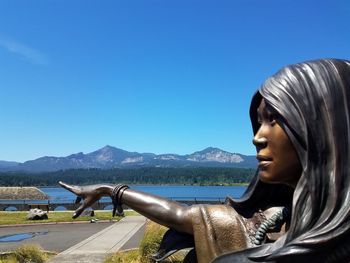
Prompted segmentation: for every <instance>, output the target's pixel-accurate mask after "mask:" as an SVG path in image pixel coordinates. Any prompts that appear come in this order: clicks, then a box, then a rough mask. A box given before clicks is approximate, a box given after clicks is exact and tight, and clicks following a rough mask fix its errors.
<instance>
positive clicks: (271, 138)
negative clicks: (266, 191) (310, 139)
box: [253, 99, 301, 187]
mask: <svg viewBox="0 0 350 263" xmlns="http://www.w3.org/2000/svg"><path fill="white" fill-rule="evenodd" d="M277 121H278V115H277V114H275V113H274V112H273V109H272V108H271V107H270V106H269V105H266V103H265V100H264V99H263V100H262V101H261V103H260V105H259V107H258V122H259V123H260V128H259V130H258V131H257V133H256V134H255V136H254V139H253V143H254V145H255V146H256V149H257V159H258V161H259V166H258V167H259V168H258V169H259V177H260V180H261V181H263V182H266V183H284V184H287V185H290V186H293V187H295V186H296V184H297V182H298V180H299V178H300V175H301V165H300V161H299V158H298V155H297V153H296V151H295V149H294V146H293V144H292V143H291V141H290V140H289V137H288V136H287V134H286V133H285V132H284V130H283V129H282V128H281V126H280V125H279V124H278V122H277Z"/></svg>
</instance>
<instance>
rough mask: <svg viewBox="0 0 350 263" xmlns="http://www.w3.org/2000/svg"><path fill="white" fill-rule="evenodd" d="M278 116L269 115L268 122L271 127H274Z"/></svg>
mask: <svg viewBox="0 0 350 263" xmlns="http://www.w3.org/2000/svg"><path fill="white" fill-rule="evenodd" d="M276 118H277V116H276V115H275V114H269V116H268V121H269V123H270V124H271V125H274V124H275V123H276Z"/></svg>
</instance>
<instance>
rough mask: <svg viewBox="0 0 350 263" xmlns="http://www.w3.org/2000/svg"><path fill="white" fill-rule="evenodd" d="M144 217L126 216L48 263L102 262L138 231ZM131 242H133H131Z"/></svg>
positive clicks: (144, 220) (143, 221) (143, 222)
mask: <svg viewBox="0 0 350 263" xmlns="http://www.w3.org/2000/svg"><path fill="white" fill-rule="evenodd" d="M145 222H146V219H145V217H143V216H127V217H124V218H123V219H122V220H120V221H119V222H117V223H114V224H113V225H111V226H109V227H107V228H105V229H103V230H102V231H100V232H98V233H96V234H94V235H92V236H91V237H89V238H87V239H85V240H83V241H81V242H80V243H78V244H76V245H74V246H72V247H71V248H69V249H67V250H65V251H63V252H61V253H60V254H58V255H57V256H56V257H54V258H53V259H52V260H51V261H50V263H100V262H101V263H102V262H103V261H104V259H105V257H106V256H107V255H108V254H110V253H114V252H117V251H118V250H120V249H121V248H122V247H123V246H124V245H125V244H126V243H127V242H128V241H129V243H130V239H131V238H132V237H133V236H134V235H135V234H137V233H139V232H140V231H139V230H140V229H141V228H142V226H143V225H144V224H145ZM131 243H133V242H131Z"/></svg>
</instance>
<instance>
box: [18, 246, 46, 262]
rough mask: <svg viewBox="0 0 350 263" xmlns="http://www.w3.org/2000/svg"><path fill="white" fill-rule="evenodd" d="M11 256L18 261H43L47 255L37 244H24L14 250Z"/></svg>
mask: <svg viewBox="0 0 350 263" xmlns="http://www.w3.org/2000/svg"><path fill="white" fill-rule="evenodd" d="M13 257H14V258H15V259H16V260H17V262H18V263H29V262H33V263H34V262H35V263H44V262H45V261H46V260H47V259H48V256H47V254H46V253H45V252H44V251H43V250H42V248H41V247H40V246H39V245H33V244H26V245H22V246H19V247H18V248H17V249H16V250H15V251H14V252H13Z"/></svg>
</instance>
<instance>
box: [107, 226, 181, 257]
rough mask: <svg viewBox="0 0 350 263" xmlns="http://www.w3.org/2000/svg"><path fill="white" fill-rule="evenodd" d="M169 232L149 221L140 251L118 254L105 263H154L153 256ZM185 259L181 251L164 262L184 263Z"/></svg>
mask: <svg viewBox="0 0 350 263" xmlns="http://www.w3.org/2000/svg"><path fill="white" fill-rule="evenodd" d="M167 230H168V229H167V228H166V227H164V226H161V225H159V224H157V223H154V222H152V221H148V222H147V224H146V228H145V233H144V236H143V238H142V240H141V242H140V248H139V249H135V250H129V251H121V252H117V253H115V254H114V255H112V256H111V257H109V258H107V259H106V261H105V262H104V263H153V262H154V261H153V260H152V259H151V255H152V254H154V253H155V252H157V250H158V248H159V244H160V242H161V241H162V238H163V235H164V234H165V232H166V231H167ZM183 258H184V254H183V253H181V252H180V251H179V252H177V253H175V254H174V255H172V256H170V257H169V258H167V259H166V260H165V261H163V262H168V263H177V262H182V260H183Z"/></svg>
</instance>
